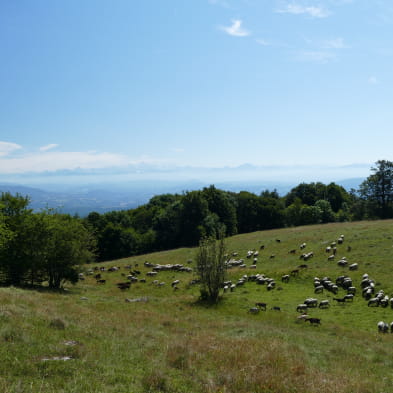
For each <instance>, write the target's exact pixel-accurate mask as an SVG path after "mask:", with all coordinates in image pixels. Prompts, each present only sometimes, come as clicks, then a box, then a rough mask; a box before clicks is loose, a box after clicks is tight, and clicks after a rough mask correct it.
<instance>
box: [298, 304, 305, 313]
mask: <svg viewBox="0 0 393 393" xmlns="http://www.w3.org/2000/svg"><path fill="white" fill-rule="evenodd" d="M296 311H297V312H305V311H307V304H304V303H302V304H298V306H297V307H296Z"/></svg>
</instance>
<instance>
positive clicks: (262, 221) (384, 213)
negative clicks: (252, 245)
mask: <svg viewBox="0 0 393 393" xmlns="http://www.w3.org/2000/svg"><path fill="white" fill-rule="evenodd" d="M371 171H372V174H371V175H370V176H369V177H368V178H367V179H366V180H365V181H364V182H363V183H362V184H361V185H360V187H359V189H358V190H354V189H352V190H350V191H347V190H345V189H344V188H343V187H341V186H339V185H337V184H335V183H330V184H323V183H321V182H312V183H301V184H299V185H298V186H296V187H294V188H293V189H291V190H290V192H289V193H287V194H286V195H285V196H279V195H278V193H277V192H276V191H275V190H273V191H269V190H265V191H263V192H261V193H260V195H256V194H254V193H251V192H247V191H241V192H238V193H235V192H230V191H223V190H220V189H217V188H216V187H215V186H214V185H211V186H210V187H205V188H203V189H202V190H198V191H190V192H185V193H183V194H163V195H158V196H154V197H153V198H152V199H150V201H149V202H148V203H147V204H145V205H142V206H139V207H138V208H136V209H131V210H123V211H113V212H109V213H104V214H99V213H96V212H92V213H90V214H89V215H88V216H87V217H86V218H85V219H84V224H85V226H86V227H87V228H88V229H89V231H91V232H92V233H93V234H94V237H95V238H96V241H97V258H98V260H100V261H104V260H111V259H117V258H122V257H127V256H130V255H138V254H144V253H148V252H152V251H159V250H165V249H172V248H177V247H190V246H196V245H198V243H199V241H200V239H202V238H211V237H215V238H217V237H218V234H219V233H223V234H224V235H225V236H232V235H235V234H241V233H247V232H253V231H259V230H265V229H273V228H283V227H291V226H299V225H310V224H319V223H328V222H344V221H355V220H356V221H358V220H365V219H378V218H390V217H393V162H390V161H386V160H381V161H377V162H376V164H375V167H372V168H371Z"/></svg>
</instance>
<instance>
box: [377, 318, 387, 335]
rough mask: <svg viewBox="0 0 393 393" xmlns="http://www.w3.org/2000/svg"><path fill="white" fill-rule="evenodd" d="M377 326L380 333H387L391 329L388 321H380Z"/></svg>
mask: <svg viewBox="0 0 393 393" xmlns="http://www.w3.org/2000/svg"><path fill="white" fill-rule="evenodd" d="M377 326H378V332H379V333H387V332H388V331H389V325H388V324H387V323H386V322H383V321H379V322H378V324H377Z"/></svg>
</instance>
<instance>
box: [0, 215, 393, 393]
mask: <svg viewBox="0 0 393 393" xmlns="http://www.w3.org/2000/svg"><path fill="white" fill-rule="evenodd" d="M341 234H343V235H344V236H345V241H344V243H343V244H342V245H337V255H336V258H335V260H334V261H328V260H327V256H328V254H326V252H325V248H326V247H327V246H328V245H329V244H330V243H331V242H333V241H336V240H337V239H338V237H339V236H340V235H341ZM276 239H279V240H280V242H277V240H276ZM303 242H305V243H307V246H306V248H305V249H304V252H310V251H313V252H314V257H313V258H311V259H309V260H308V261H307V262H303V261H302V260H300V259H299V255H300V254H301V252H302V251H301V250H300V249H299V246H300V244H301V243H303ZM226 244H227V249H228V252H229V253H232V252H237V253H238V254H239V256H238V258H244V260H245V263H246V264H247V265H250V264H251V262H250V260H248V259H246V254H247V251H248V250H252V249H255V250H259V249H260V246H261V245H264V246H265V248H264V250H261V251H260V252H259V257H258V262H257V269H255V270H252V269H249V268H233V269H230V270H228V278H229V279H231V280H232V281H233V282H236V281H237V279H238V278H240V277H242V276H243V275H245V274H247V275H251V274H255V273H264V274H266V275H267V276H269V277H272V278H275V279H276V281H277V287H276V288H275V289H274V290H272V291H267V289H266V286H263V285H257V284H256V283H255V282H247V283H246V284H245V285H244V286H241V287H237V288H236V289H235V291H234V292H227V293H225V294H223V295H222V300H221V301H220V302H219V303H218V304H216V305H212V306H207V305H204V304H201V303H199V302H198V295H199V288H198V286H197V285H189V283H190V281H191V280H192V279H193V278H194V274H193V273H188V272H173V271H167V272H159V273H158V275H157V276H156V277H149V276H146V273H147V272H148V271H150V270H151V269H149V268H146V267H145V266H144V262H145V261H148V262H151V263H154V264H156V263H159V264H168V263H171V264H174V263H181V264H183V265H185V266H190V267H194V262H192V261H194V260H195V254H196V250H195V249H186V248H183V249H177V250H172V251H165V252H159V253H154V254H149V255H143V256H138V257H132V258H127V259H122V260H117V261H110V262H106V263H101V264H93V265H91V266H87V267H86V269H88V268H92V267H94V266H105V267H107V268H108V267H111V266H119V267H120V270H119V271H117V272H102V273H101V275H102V278H103V279H105V280H106V283H105V284H97V283H96V280H95V278H94V277H93V276H92V275H86V279H85V280H84V281H80V282H79V283H78V284H77V285H75V286H69V287H67V290H66V291H64V292H61V293H54V292H49V291H46V290H27V289H26V290H25V289H19V288H12V287H11V288H0V359H1V361H0V391H1V392H4V393H11V392H12V393H21V392H34V393H38V392H40V393H41V392H42V393H49V392H53V393H62V392H64V393H71V392H75V393H84V392H86V393H87V392H89V393H93V392H94V393H107V392H111V393H129V392H142V393H143V392H168V393H176V392H179V393H180V392H184V393H185V392H195V393H253V392H255V393H258V392H266V393H268V392H269V393H280V392H302V393H307V392H320V393H339V392H340V393H354V392H357V393H366V392H369V393H379V392H380V393H382V392H384V393H387V392H392V391H393V334H390V333H389V334H381V333H378V331H377V322H378V321H380V320H383V321H385V322H388V323H390V322H392V321H393V309H392V308H391V307H390V306H389V307H387V308H382V307H367V301H365V300H364V299H363V298H362V296H361V288H360V281H361V277H362V275H363V274H364V273H368V274H369V275H370V278H372V279H373V280H374V281H375V283H376V289H377V290H379V289H383V290H384V291H385V292H386V293H387V294H388V295H389V296H392V295H393V269H392V267H393V221H392V220H386V221H371V222H368V221H367V222H366V221H363V222H356V223H336V224H325V225H317V226H307V227H297V228H288V229H280V230H271V231H263V232H255V233H250V234H244V235H238V236H234V237H232V238H229V239H227V240H226ZM348 246H350V247H351V251H348V249H347V247H348ZM292 249H296V253H295V254H292V253H289V251H290V250H292ZM271 255H274V258H270V256H271ZM343 256H345V257H346V258H347V260H348V262H349V264H351V263H355V262H356V263H358V265H359V269H358V270H357V271H348V267H344V268H343V267H339V266H337V261H338V260H339V259H340V258H341V257H343ZM190 260H192V261H191V262H190ZM303 263H306V264H307V265H308V267H307V268H305V269H300V273H299V275H298V276H296V277H295V276H292V277H291V279H290V281H289V282H288V283H282V282H281V276H282V275H284V274H287V273H289V272H291V271H292V270H293V269H296V268H297V267H298V265H300V264H303ZM128 264H131V265H132V268H133V269H137V270H139V271H140V272H141V275H140V278H142V277H143V278H144V277H146V281H147V282H146V283H141V282H137V283H133V284H131V288H130V289H127V290H125V291H121V290H119V289H118V288H117V286H116V283H118V282H122V281H126V278H125V277H124V276H122V274H127V273H128V270H127V269H125V267H124V266H125V265H128ZM340 275H349V276H350V277H351V278H352V279H353V283H354V285H355V286H356V287H357V289H358V293H357V295H356V296H355V298H354V301H353V302H346V303H345V304H337V303H336V302H335V301H333V299H332V298H333V297H342V296H344V294H345V293H346V291H344V290H343V289H341V288H340V290H339V293H338V294H337V295H333V294H332V293H329V292H327V291H324V293H323V294H318V295H315V294H314V286H313V278H314V277H315V276H318V277H320V278H322V277H324V276H328V277H330V278H331V279H332V280H333V281H335V279H336V278H337V277H338V276H340ZM175 279H179V280H180V284H179V285H178V290H176V291H175V290H174V289H173V288H172V287H171V282H172V281H173V280H175ZM153 280H159V282H165V283H166V284H165V285H162V286H158V285H155V284H153ZM307 297H316V298H318V300H323V299H327V300H329V301H330V304H331V306H330V308H328V309H319V308H316V309H310V310H309V315H310V316H312V317H317V318H320V319H321V325H320V326H312V325H310V324H309V323H306V322H304V321H301V320H299V319H298V318H297V317H298V316H299V313H297V312H296V306H297V305H298V304H299V303H303V301H304V299H306V298H307ZM125 299H129V300H131V301H130V302H126V301H125ZM256 302H266V303H267V310H266V311H261V312H260V313H258V314H256V315H253V314H251V313H249V312H248V310H249V309H250V307H252V306H254V304H255V303H256ZM272 307H280V309H281V311H275V310H272Z"/></svg>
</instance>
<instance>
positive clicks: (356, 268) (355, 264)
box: [349, 263, 359, 270]
mask: <svg viewBox="0 0 393 393" xmlns="http://www.w3.org/2000/svg"><path fill="white" fill-rule="evenodd" d="M358 268H359V266H358V264H357V263H353V264H352V265H349V270H358Z"/></svg>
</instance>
